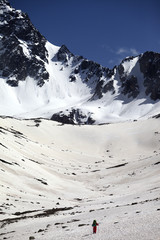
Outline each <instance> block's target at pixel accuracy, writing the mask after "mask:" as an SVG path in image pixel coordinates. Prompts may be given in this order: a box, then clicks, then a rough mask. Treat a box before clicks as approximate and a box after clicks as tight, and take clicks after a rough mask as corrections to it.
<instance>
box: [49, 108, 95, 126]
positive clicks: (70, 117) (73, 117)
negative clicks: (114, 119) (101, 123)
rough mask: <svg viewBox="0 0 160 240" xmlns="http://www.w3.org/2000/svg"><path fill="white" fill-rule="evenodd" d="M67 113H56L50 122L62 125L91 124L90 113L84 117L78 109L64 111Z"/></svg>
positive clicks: (92, 121)
mask: <svg viewBox="0 0 160 240" xmlns="http://www.w3.org/2000/svg"><path fill="white" fill-rule="evenodd" d="M66 111H68V113H64V112H62V111H61V112H58V113H55V114H53V116H52V117H51V120H53V121H57V122H61V123H63V124H73V125H74V124H93V123H94V122H95V120H93V119H92V117H91V113H88V115H85V114H84V113H83V112H82V111H81V110H80V109H71V110H70V111H69V110H66Z"/></svg>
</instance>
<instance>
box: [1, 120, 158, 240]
mask: <svg viewBox="0 0 160 240" xmlns="http://www.w3.org/2000/svg"><path fill="white" fill-rule="evenodd" d="M159 142H160V119H148V120H139V121H136V122H131V121H130V122H124V123H113V124H108V125H100V126H97V125H93V126H72V125H62V124H58V123H56V122H53V121H49V120H44V119H38V120H37V119H36V120H18V119H13V118H0V153H1V157H0V172H1V178H0V189H1V194H0V213H1V214H0V239H12V240H22V239H23V240H28V239H29V238H30V237H34V239H38V240H52V239H54V240H66V239H70V240H72V239H74V240H75V239H76V240H82V239H86V240H88V239H100V240H137V239H138V240H144V239H145V240H159V239H160V237H159V236H160V227H159V222H160V144H159ZM65 208H66V209H65ZM68 208H70V209H68ZM53 209H57V210H59V211H57V212H56V213H54V212H53ZM47 210H50V215H49V211H48V216H47V214H45V215H43V214H44V213H45V211H47ZM38 214H39V216H37V215H38ZM40 214H41V215H40ZM94 219H96V220H97V222H98V223H99V227H98V231H97V234H94V235H93V234H92V226H91V224H92V221H93V220H94Z"/></svg>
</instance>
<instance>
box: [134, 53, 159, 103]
mask: <svg viewBox="0 0 160 240" xmlns="http://www.w3.org/2000/svg"><path fill="white" fill-rule="evenodd" d="M139 63H140V70H141V72H142V73H143V75H144V86H145V87H146V95H149V94H150V98H151V99H153V100H154V101H155V100H157V99H160V54H159V53H154V52H145V53H144V54H143V55H142V56H141V58H140V60H139Z"/></svg>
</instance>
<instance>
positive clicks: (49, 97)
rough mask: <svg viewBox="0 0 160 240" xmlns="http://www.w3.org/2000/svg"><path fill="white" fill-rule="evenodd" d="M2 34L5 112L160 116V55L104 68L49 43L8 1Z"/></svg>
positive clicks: (1, 110) (76, 117)
mask: <svg viewBox="0 0 160 240" xmlns="http://www.w3.org/2000/svg"><path fill="white" fill-rule="evenodd" d="M0 33H1V34H0V115H6V116H14V117H21V118H37V117H43V118H48V119H52V120H56V121H59V122H62V123H71V124H102V123H109V122H117V121H126V120H134V119H140V118H144V117H146V118H148V117H150V116H153V115H156V114H159V112H160V101H159V100H160V54H159V53H155V52H145V53H144V54H141V55H139V56H136V57H128V58H126V59H124V60H123V61H122V62H121V64H120V65H119V66H115V67H114V68H113V69H109V68H106V67H103V66H101V65H100V64H98V63H95V62H93V61H89V60H87V59H85V58H83V57H82V56H75V55H74V54H72V53H71V52H70V51H69V50H68V48H67V47H66V46H65V45H62V46H61V47H57V46H54V45H53V44H51V43H49V42H48V41H47V40H46V39H45V37H44V36H42V35H41V34H40V33H39V31H38V30H37V29H36V28H35V27H34V26H33V24H32V23H31V21H30V19H29V17H28V15H27V14H25V13H23V12H21V11H20V10H15V9H14V8H12V7H11V6H10V4H9V2H8V1H7V0H1V3H0Z"/></svg>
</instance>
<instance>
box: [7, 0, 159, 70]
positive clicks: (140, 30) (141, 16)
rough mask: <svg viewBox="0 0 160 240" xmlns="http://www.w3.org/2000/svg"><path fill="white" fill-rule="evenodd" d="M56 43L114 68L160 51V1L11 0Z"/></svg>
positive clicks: (49, 39)
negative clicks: (134, 57)
mask: <svg viewBox="0 0 160 240" xmlns="http://www.w3.org/2000/svg"><path fill="white" fill-rule="evenodd" d="M9 2H10V4H11V5H12V7H14V8H16V9H21V10H22V11H23V12H27V13H28V15H29V17H30V19H31V21H32V23H33V24H34V26H35V27H36V28H37V29H38V30H39V31H40V32H41V34H42V35H44V36H45V37H46V38H47V40H48V41H50V42H51V43H52V44H54V45H57V46H61V45H62V44H65V45H66V46H67V47H68V49H69V50H70V51H71V52H72V53H73V54H75V55H82V56H83V57H85V58H87V59H89V60H93V61H95V62H98V63H100V64H102V65H103V66H106V67H110V68H112V67H113V66H114V65H117V64H118V63H119V62H120V61H121V60H122V59H123V58H125V57H127V56H136V55H138V54H140V53H143V52H145V51H156V52H160V1H159V0H27V1H25V0H9Z"/></svg>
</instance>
